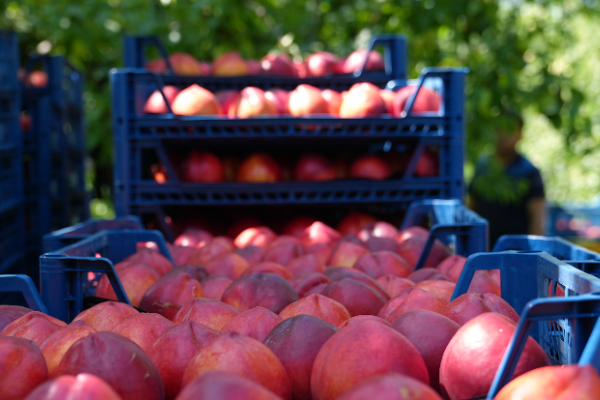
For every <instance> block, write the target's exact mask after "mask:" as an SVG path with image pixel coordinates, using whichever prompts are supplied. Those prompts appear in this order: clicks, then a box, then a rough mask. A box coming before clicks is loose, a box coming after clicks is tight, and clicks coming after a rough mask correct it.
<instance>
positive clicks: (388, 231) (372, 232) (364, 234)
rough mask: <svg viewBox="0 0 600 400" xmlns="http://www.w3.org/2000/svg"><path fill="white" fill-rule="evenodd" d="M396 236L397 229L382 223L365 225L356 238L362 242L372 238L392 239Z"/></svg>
mask: <svg viewBox="0 0 600 400" xmlns="http://www.w3.org/2000/svg"><path fill="white" fill-rule="evenodd" d="M397 235H398V229H396V227H395V226H394V225H392V224H389V223H387V222H384V221H377V222H372V223H370V224H367V225H365V227H364V228H362V229H361V230H360V231H359V232H358V234H357V236H358V238H359V239H360V240H362V241H363V242H366V241H367V240H369V239H370V238H372V237H377V238H388V239H394V238H395V237H396V236H397Z"/></svg>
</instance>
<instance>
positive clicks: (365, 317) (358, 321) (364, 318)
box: [338, 315, 392, 329]
mask: <svg viewBox="0 0 600 400" xmlns="http://www.w3.org/2000/svg"><path fill="white" fill-rule="evenodd" d="M365 321H376V322H379V323H380V324H383V325H385V326H392V324H390V323H389V322H388V321H386V320H385V319H383V318H380V317H378V316H376V315H357V316H355V317H352V318H350V319H348V320H346V321H344V322H342V323H341V324H340V325H339V326H338V329H344V328H346V327H347V326H354V325H357V324H362V323H363V322H365Z"/></svg>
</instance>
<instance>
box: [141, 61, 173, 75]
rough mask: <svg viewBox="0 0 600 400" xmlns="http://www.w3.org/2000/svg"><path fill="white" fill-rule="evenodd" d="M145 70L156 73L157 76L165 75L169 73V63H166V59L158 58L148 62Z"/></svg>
mask: <svg viewBox="0 0 600 400" xmlns="http://www.w3.org/2000/svg"><path fill="white" fill-rule="evenodd" d="M144 68H146V69H147V70H148V71H150V72H154V73H155V74H164V73H166V72H167V63H166V62H165V59H164V58H157V59H154V60H148V61H146V65H144Z"/></svg>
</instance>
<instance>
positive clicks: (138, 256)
mask: <svg viewBox="0 0 600 400" xmlns="http://www.w3.org/2000/svg"><path fill="white" fill-rule="evenodd" d="M137 263H142V264H146V265H148V266H149V267H152V268H153V269H154V270H155V271H156V272H158V273H159V274H160V276H163V275H164V274H166V273H167V272H169V271H171V270H172V269H173V264H172V263H171V261H169V259H168V258H167V257H165V256H163V255H162V254H160V253H159V252H157V251H151V250H148V249H142V250H140V249H138V251H137V252H136V253H134V254H132V255H131V256H129V257H127V258H126V259H125V260H123V262H122V264H123V266H124V267H125V266H127V265H128V264H137ZM115 268H116V265H115Z"/></svg>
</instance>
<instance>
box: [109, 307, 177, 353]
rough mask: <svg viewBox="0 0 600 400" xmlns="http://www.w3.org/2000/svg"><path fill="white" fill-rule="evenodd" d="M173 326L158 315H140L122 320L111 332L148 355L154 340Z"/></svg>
mask: <svg viewBox="0 0 600 400" xmlns="http://www.w3.org/2000/svg"><path fill="white" fill-rule="evenodd" d="M173 326H174V324H173V322H171V321H169V320H168V319H166V318H165V317H163V316H162V315H160V314H153V313H140V314H136V315H132V316H131V317H129V318H126V319H124V320H123V321H121V322H120V323H119V324H118V325H117V326H115V327H114V329H113V330H112V331H113V332H114V333H117V334H119V335H121V336H123V337H126V338H127V339H130V340H131V341H132V342H134V343H135V344H137V345H138V346H140V348H141V349H142V350H144V351H145V352H146V353H148V350H150V348H151V347H152V345H153V344H154V342H155V341H156V339H158V337H160V335H162V334H163V333H164V332H165V331H166V330H167V329H169V328H172V327H173Z"/></svg>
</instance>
